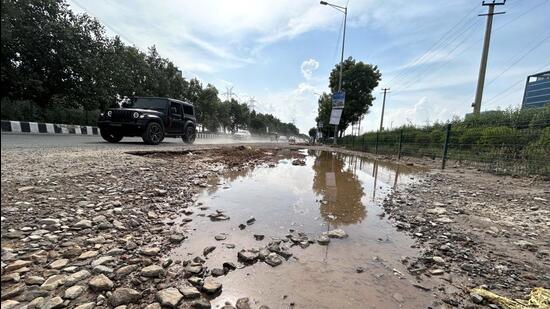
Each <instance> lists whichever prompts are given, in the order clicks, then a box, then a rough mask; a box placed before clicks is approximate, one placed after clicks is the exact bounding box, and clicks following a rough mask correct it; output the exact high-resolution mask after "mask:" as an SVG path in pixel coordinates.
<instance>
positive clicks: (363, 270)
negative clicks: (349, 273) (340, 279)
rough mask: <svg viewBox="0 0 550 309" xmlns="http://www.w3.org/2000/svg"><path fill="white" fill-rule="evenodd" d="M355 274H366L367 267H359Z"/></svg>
mask: <svg viewBox="0 0 550 309" xmlns="http://www.w3.org/2000/svg"><path fill="white" fill-rule="evenodd" d="M355 272H356V273H358V274H360V273H364V272H365V267H361V266H359V267H357V268H355Z"/></svg>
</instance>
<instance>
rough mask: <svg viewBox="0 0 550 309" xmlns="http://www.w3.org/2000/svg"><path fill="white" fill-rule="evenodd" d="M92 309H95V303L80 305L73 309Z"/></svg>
mask: <svg viewBox="0 0 550 309" xmlns="http://www.w3.org/2000/svg"><path fill="white" fill-rule="evenodd" d="M94 307H95V303H94V302H90V303H84V304H82V305H78V306H77V307H75V308H74V309H93V308H94Z"/></svg>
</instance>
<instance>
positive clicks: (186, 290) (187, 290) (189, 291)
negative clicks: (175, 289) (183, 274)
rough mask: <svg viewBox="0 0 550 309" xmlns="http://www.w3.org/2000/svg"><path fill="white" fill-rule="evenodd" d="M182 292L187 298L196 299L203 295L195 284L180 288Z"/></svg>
mask: <svg viewBox="0 0 550 309" xmlns="http://www.w3.org/2000/svg"><path fill="white" fill-rule="evenodd" d="M179 291H180V293H181V294H182V295H183V298H185V299H195V298H197V297H200V296H201V293H200V292H199V290H197V288H195V287H194V286H182V287H180V288H179Z"/></svg>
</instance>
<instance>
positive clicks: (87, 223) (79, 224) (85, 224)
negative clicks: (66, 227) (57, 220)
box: [74, 219, 92, 229]
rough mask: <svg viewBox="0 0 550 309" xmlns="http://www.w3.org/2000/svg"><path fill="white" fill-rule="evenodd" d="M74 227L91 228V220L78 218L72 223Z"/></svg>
mask: <svg viewBox="0 0 550 309" xmlns="http://www.w3.org/2000/svg"><path fill="white" fill-rule="evenodd" d="M74 227H75V228H78V229H89V228H92V220H86V219H84V220H80V221H78V222H77V223H75V225H74Z"/></svg>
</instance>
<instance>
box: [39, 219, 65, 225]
mask: <svg viewBox="0 0 550 309" xmlns="http://www.w3.org/2000/svg"><path fill="white" fill-rule="evenodd" d="M60 223H61V221H60V220H59V219H54V218H45V219H41V220H40V224H43V225H57V224H60Z"/></svg>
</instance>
